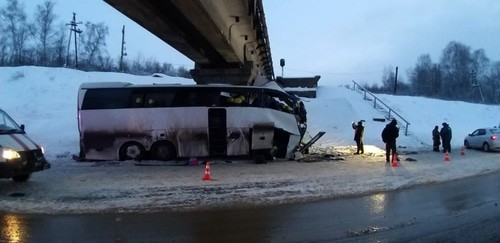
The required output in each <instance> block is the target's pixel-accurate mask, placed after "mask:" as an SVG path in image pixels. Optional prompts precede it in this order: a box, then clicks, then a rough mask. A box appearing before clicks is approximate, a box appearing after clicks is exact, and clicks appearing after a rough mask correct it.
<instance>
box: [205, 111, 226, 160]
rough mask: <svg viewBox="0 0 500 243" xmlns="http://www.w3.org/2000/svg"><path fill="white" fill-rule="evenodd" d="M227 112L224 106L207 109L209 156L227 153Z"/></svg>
mask: <svg viewBox="0 0 500 243" xmlns="http://www.w3.org/2000/svg"><path fill="white" fill-rule="evenodd" d="M226 121H227V114H226V109H224V108H209V109H208V149H209V153H210V156H226V155H227V139H226V137H227V122H226Z"/></svg>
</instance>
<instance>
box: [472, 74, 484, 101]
mask: <svg viewBox="0 0 500 243" xmlns="http://www.w3.org/2000/svg"><path fill="white" fill-rule="evenodd" d="M471 79H472V80H471V88H472V92H471V94H472V93H474V88H477V89H478V90H479V95H481V101H482V102H483V103H484V96H483V91H481V85H480V84H479V81H478V80H477V79H476V70H472V71H471Z"/></svg>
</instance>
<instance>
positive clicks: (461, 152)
mask: <svg viewBox="0 0 500 243" xmlns="http://www.w3.org/2000/svg"><path fill="white" fill-rule="evenodd" d="M460 155H462V156H464V155H465V150H464V147H462V150H461V151H460Z"/></svg>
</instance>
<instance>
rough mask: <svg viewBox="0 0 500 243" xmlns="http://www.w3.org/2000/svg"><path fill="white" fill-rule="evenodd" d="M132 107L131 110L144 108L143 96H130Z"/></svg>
mask: <svg viewBox="0 0 500 243" xmlns="http://www.w3.org/2000/svg"><path fill="white" fill-rule="evenodd" d="M132 107H133V108H139V107H144V95H143V94H133V95H132Z"/></svg>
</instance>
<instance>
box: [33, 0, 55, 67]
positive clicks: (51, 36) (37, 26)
mask: <svg viewBox="0 0 500 243" xmlns="http://www.w3.org/2000/svg"><path fill="white" fill-rule="evenodd" d="M54 5H55V3H54V2H52V1H45V2H44V3H43V4H42V5H40V4H39V5H37V6H36V12H35V21H34V23H33V28H32V31H33V36H34V39H35V41H36V47H35V49H36V52H37V57H38V62H37V63H38V64H39V65H42V66H47V64H48V63H49V62H50V56H51V55H53V51H54V50H55V43H56V41H57V39H56V32H55V30H54V20H55V18H56V15H55V14H54Z"/></svg>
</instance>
